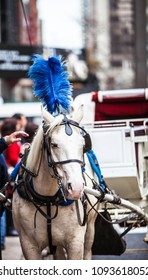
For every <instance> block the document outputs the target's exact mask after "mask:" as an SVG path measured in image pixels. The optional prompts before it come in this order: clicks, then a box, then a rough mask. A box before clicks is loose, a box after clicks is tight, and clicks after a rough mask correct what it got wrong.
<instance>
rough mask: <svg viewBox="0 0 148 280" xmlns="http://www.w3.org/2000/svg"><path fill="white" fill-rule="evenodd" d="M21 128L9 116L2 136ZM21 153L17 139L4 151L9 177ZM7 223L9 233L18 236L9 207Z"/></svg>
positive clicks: (3, 126) (2, 126) (2, 129)
mask: <svg viewBox="0 0 148 280" xmlns="http://www.w3.org/2000/svg"><path fill="white" fill-rule="evenodd" d="M19 128H20V124H18V122H17V120H16V119H15V118H7V119H5V120H4V121H3V122H2V125H1V136H2V137H4V139H6V140H7V138H8V137H7V135H10V134H11V133H14V132H15V131H17V130H19ZM20 153H21V144H20V143H19V142H17V141H16V142H13V144H11V145H9V146H8V147H7V149H6V150H5V151H4V152H3V155H4V157H5V161H6V164H7V168H8V176H9V178H10V174H11V172H12V170H13V169H14V167H15V166H16V164H17V163H18V162H19V161H20V157H19V155H20ZM10 191H11V188H10V189H9V194H10V195H11V193H10ZM6 225H7V235H8V236H16V235H17V232H16V230H15V228H14V225H13V219H12V213H11V211H10V210H9V209H6Z"/></svg>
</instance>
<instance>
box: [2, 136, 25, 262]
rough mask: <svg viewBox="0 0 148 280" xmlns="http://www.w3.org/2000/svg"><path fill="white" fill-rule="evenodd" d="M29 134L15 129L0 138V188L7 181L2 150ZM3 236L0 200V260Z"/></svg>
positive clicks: (4, 222) (4, 219) (4, 229)
mask: <svg viewBox="0 0 148 280" xmlns="http://www.w3.org/2000/svg"><path fill="white" fill-rule="evenodd" d="M27 136H29V135H28V134H27V133H26V132H24V131H15V132H13V133H11V134H10V135H6V136H5V137H4V138H3V137H1V138H0V188H2V187H3V186H4V185H5V184H6V182H7V181H8V172H7V165H6V161H5V158H4V156H3V154H2V153H3V151H4V150H5V149H7V148H8V146H9V145H11V144H13V143H15V142H20V141H21V137H27ZM5 236H6V212H5V211H4V208H3V204H2V203H1V202H0V260H1V259H2V253H1V250H4V249H5Z"/></svg>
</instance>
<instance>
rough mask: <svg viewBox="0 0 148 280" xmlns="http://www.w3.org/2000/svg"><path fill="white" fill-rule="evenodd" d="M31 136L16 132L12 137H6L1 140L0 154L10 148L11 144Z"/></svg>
mask: <svg viewBox="0 0 148 280" xmlns="http://www.w3.org/2000/svg"><path fill="white" fill-rule="evenodd" d="M27 136H29V134H27V133H26V132H24V131H20V130H19V131H15V132H13V133H11V134H10V135H6V136H5V137H1V138H0V154H1V153H2V152H3V151H4V150H5V149H6V148H8V146H9V145H10V144H13V143H15V142H20V141H21V137H27Z"/></svg>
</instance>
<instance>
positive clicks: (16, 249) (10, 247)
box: [2, 236, 23, 260]
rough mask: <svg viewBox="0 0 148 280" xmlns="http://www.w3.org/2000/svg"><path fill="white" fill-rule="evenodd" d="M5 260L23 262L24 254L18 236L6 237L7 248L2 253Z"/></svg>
mask: <svg viewBox="0 0 148 280" xmlns="http://www.w3.org/2000/svg"><path fill="white" fill-rule="evenodd" d="M2 259H3V260H22V259H23V254H22V250H21V246H20V242H19V237H18V236H12V237H6V247H5V250H3V251H2Z"/></svg>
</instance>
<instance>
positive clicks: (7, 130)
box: [0, 113, 38, 251]
mask: <svg viewBox="0 0 148 280" xmlns="http://www.w3.org/2000/svg"><path fill="white" fill-rule="evenodd" d="M37 129H38V125H37V124H35V123H34V122H31V121H28V120H27V118H26V116H25V115H23V114H21V113H16V114H14V115H13V116H12V117H10V118H6V119H4V120H3V121H2V123H1V126H0V137H2V138H3V139H5V137H6V136H8V135H11V134H12V133H13V132H15V131H24V132H26V133H27V134H28V135H29V136H28V137H26V138H24V137H22V140H21V141H20V142H19V141H16V142H14V143H12V144H11V145H8V147H7V148H6V149H5V150H4V151H3V153H2V154H0V189H1V188H2V187H3V186H4V185H5V184H6V183H7V182H8V181H10V174H11V172H12V171H13V169H14V167H15V166H16V165H17V163H18V162H19V161H20V154H21V153H23V145H24V144H25V143H26V142H27V143H31V142H32V139H33V137H34V135H35V132H36V131H37ZM10 189H11V188H10ZM10 192H11V191H10ZM10 196H11V193H10ZM0 203H1V202H0ZM1 213H2V214H1V215H0V251H1V250H4V249H5V247H6V236H17V235H18V233H17V231H16V229H15V227H14V224H13V219H12V211H11V207H6V208H5V210H4V211H1Z"/></svg>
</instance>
